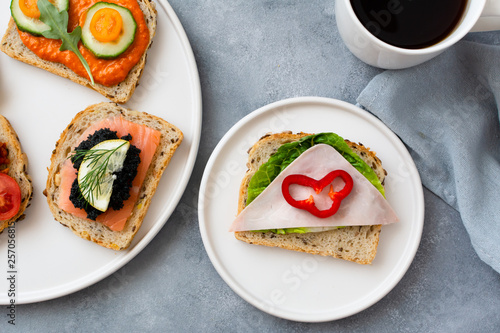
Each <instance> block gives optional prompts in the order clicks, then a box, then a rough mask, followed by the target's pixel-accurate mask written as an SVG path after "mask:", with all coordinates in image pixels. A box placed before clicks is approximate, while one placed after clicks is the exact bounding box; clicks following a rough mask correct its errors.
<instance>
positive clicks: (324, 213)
mask: <svg viewBox="0 0 500 333" xmlns="http://www.w3.org/2000/svg"><path fill="white" fill-rule="evenodd" d="M337 177H340V178H342V180H343V181H344V183H345V185H344V187H343V188H342V189H341V190H340V191H338V192H333V186H332V185H331V184H332V182H333V181H334V180H335V178H337ZM294 184H296V185H301V186H307V187H311V188H312V189H314V191H315V192H316V193H318V194H319V193H320V192H321V191H322V190H323V189H324V188H325V187H326V186H328V185H329V184H330V192H329V193H328V196H329V197H330V198H331V199H332V206H331V207H330V208H328V209H325V210H319V209H318V207H316V204H315V202H314V198H313V196H312V195H311V196H310V197H309V198H308V199H305V200H295V199H294V198H293V197H292V196H291V194H290V185H294ZM352 187H353V181H352V177H351V175H349V174H348V173H347V172H346V171H344V170H334V171H332V172H330V173H329V174H327V175H326V176H325V177H323V178H322V179H320V180H316V179H314V178H311V177H308V176H305V175H289V176H287V177H285V179H284V180H283V183H282V184H281V191H282V193H283V197H284V198H285V200H286V202H288V204H290V205H291V206H292V207H295V208H298V209H303V210H306V211H308V212H309V213H311V214H313V215H314V216H317V217H319V218H327V217H330V216H332V215H334V214H335V213H336V212H337V211H338V210H339V207H340V203H341V202H342V200H344V199H345V198H346V197H347V196H348V195H349V193H351V190H352Z"/></svg>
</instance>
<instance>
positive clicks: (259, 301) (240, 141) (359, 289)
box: [198, 97, 424, 322]
mask: <svg viewBox="0 0 500 333" xmlns="http://www.w3.org/2000/svg"><path fill="white" fill-rule="evenodd" d="M284 130H291V131H293V132H300V131H302V132H308V133H319V132H335V133H337V134H339V135H341V136H342V137H344V138H346V139H349V140H351V141H355V142H361V143H363V144H365V146H367V147H369V148H370V149H372V150H373V151H375V152H376V153H377V156H379V157H380V159H381V160H382V163H383V166H384V168H385V169H386V170H387V171H388V177H387V178H386V183H385V186H386V195H387V200H388V201H389V202H390V204H391V205H392V207H393V208H394V210H395V211H396V213H397V214H398V216H399V218H400V222H398V223H395V224H392V225H388V226H384V227H383V228H382V232H381V236H380V241H379V245H378V251H377V256H376V257H375V259H374V261H373V263H372V264H371V265H359V264H355V263H352V262H348V261H344V260H339V259H334V258H331V257H330V258H325V257H321V256H315V255H310V254H306V253H299V252H294V251H288V250H283V249H279V248H270V247H265V246H256V245H250V244H247V243H244V242H241V241H239V240H236V239H235V238H234V235H233V233H231V232H228V228H229V226H230V224H231V222H232V221H233V219H234V217H235V216H236V214H237V201H238V193H239V186H240V181H241V180H242V178H243V175H244V174H245V172H246V169H247V167H246V163H247V157H248V155H247V150H248V148H249V147H251V146H252V145H253V144H254V143H255V142H256V141H257V140H258V139H259V138H260V137H261V136H262V135H264V134H266V133H268V132H274V133H276V132H281V131H284ZM198 214H199V222H200V230H201V235H202V239H203V242H204V245H205V248H206V250H207V252H208V255H209V257H210V260H211V261H212V263H213V265H214V266H215V269H216V270H217V272H218V273H219V274H220V276H221V277H222V279H223V280H224V281H225V282H226V283H227V284H228V285H229V286H230V287H231V288H232V289H233V290H234V291H235V292H236V293H237V294H238V295H240V296H241V297H242V298H244V299H245V300H246V301H248V302H249V303H251V304H252V305H254V306H256V307H257V308H259V309H261V310H262V311H265V312H267V313H269V314H272V315H274V316H277V317H281V318H285V319H289V320H295V321H304V322H321V321H330V320H336V319H340V318H344V317H347V316H350V315H352V314H355V313H357V312H359V311H361V310H363V309H366V308H367V307H369V306H370V305H372V304H374V303H376V302H377V301H378V300H380V299H381V298H382V297H384V296H385V295H386V294H387V293H388V292H389V291H390V290H391V289H392V288H393V287H394V286H395V285H396V284H397V283H398V282H399V280H400V279H401V278H402V277H403V275H404V274H405V272H406V270H407V269H408V267H409V266H410V263H411V262H412V260H413V257H414V256H415V253H416V251H417V248H418V245H419V243H420V237H421V234H422V228H423V222H424V201H423V190H422V185H421V182H420V177H419V174H418V172H417V170H416V168H415V165H414V163H413V160H412V159H411V157H410V155H409V153H408V151H407V150H406V148H405V146H404V145H403V144H402V143H401V141H400V140H399V139H398V138H397V137H396V135H395V134H393V133H392V132H391V131H390V130H389V129H388V128H387V127H386V126H385V125H384V124H382V123H381V122H380V121H379V120H378V119H376V118H375V117H373V116H372V115H370V114H369V113H367V112H365V111H363V110H361V109H359V108H357V107H355V106H353V105H351V104H348V103H345V102H342V101H338V100H333V99H328V98H319V97H303V98H293V99H288V100H283V101H280V102H276V103H273V104H270V105H267V106H264V107H262V108H260V109H259V110H257V111H255V112H252V113H251V114H249V115H248V116H246V117H245V118H243V119H242V120H241V121H239V122H238V123H237V124H236V125H235V126H233V128H231V130H230V131H229V132H228V133H227V134H226V135H225V136H224V137H223V138H222V140H221V141H220V143H219V144H218V145H217V147H216V148H215V150H214V152H213V154H212V156H211V157H210V159H209V161H208V163H207V166H206V169H205V172H204V175H203V179H202V182H201V188H200V196H199V208H198Z"/></svg>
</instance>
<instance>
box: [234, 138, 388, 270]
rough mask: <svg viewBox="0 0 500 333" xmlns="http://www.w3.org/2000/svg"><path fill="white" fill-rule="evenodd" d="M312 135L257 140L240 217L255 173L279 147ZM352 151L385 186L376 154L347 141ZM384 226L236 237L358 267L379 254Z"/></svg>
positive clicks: (245, 233) (242, 192)
mask: <svg viewBox="0 0 500 333" xmlns="http://www.w3.org/2000/svg"><path fill="white" fill-rule="evenodd" d="M307 135H310V134H307V133H298V134H292V133H291V132H283V133H276V134H268V135H265V136H263V137H262V138H261V139H260V140H259V141H257V142H256V143H255V144H254V145H253V146H252V147H251V148H250V149H249V151H248V163H247V167H248V170H247V172H246V174H245V176H244V178H243V180H242V182H241V186H240V193H239V200H238V214H239V213H240V212H241V211H242V210H243V209H244V208H245V205H246V201H247V196H248V192H247V190H248V184H249V182H250V179H251V178H252V176H253V174H254V173H255V172H256V171H257V170H258V169H259V167H260V166H261V165H262V164H264V163H265V162H266V161H267V160H268V159H269V158H270V157H271V155H273V154H274V153H275V152H276V151H277V150H278V148H279V147H280V146H281V145H283V144H285V143H288V142H293V141H297V140H299V139H300V138H302V137H304V136H307ZM345 141H346V142H347V144H348V145H349V146H350V147H351V149H352V150H353V151H354V152H356V154H357V155H358V156H359V157H361V158H362V159H363V160H364V161H365V162H366V163H367V164H368V165H369V166H371V168H372V169H373V170H374V171H375V173H376V174H377V177H378V178H379V180H380V182H381V183H382V184H384V179H385V176H386V175H387V172H386V171H385V170H384V169H383V168H382V162H381V161H380V159H379V158H378V157H377V156H376V155H375V153H374V152H373V151H371V150H370V149H368V148H366V147H365V146H363V145H362V144H356V143H353V142H350V141H348V140H345ZM380 230H381V226H380V225H373V226H352V227H345V228H341V229H335V230H329V231H323V232H310V233H305V234H285V235H281V234H275V233H272V232H266V233H264V232H253V231H240V232H235V237H236V238H237V239H239V240H241V241H244V242H247V243H250V244H256V245H265V246H271V247H280V248H283V249H287V250H293V251H299V252H307V253H311V254H319V255H322V256H332V257H334V258H340V259H345V260H349V261H353V262H356V263H358V264H370V263H371V262H372V261H373V259H374V258H375V255H376V253H377V246H378V241H379V235H380Z"/></svg>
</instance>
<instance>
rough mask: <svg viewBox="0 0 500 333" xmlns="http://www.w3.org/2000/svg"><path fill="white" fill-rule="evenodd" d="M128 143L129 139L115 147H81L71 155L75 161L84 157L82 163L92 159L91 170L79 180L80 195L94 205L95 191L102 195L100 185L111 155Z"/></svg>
mask: <svg viewBox="0 0 500 333" xmlns="http://www.w3.org/2000/svg"><path fill="white" fill-rule="evenodd" d="M126 144H128V141H125V142H123V143H122V144H121V145H119V146H117V147H115V148H113V149H93V148H91V149H79V150H76V151H74V152H73V154H71V156H69V158H71V160H73V161H75V160H78V159H82V163H84V162H87V161H90V162H89V168H90V171H89V172H87V174H86V175H85V176H84V177H83V178H82V179H81V180H80V182H79V187H80V195H81V197H82V198H83V199H84V200H85V201H87V202H88V203H90V205H92V206H94V201H95V196H94V193H95V195H96V196H97V197H98V196H100V195H101V186H100V185H101V183H102V182H103V179H104V177H105V175H106V170H108V165H109V161H110V159H111V156H113V154H114V153H116V152H117V151H118V150H119V149H120V148H121V147H123V146H124V145H126ZM101 161H102V162H101Z"/></svg>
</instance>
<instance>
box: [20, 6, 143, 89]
mask: <svg viewBox="0 0 500 333" xmlns="http://www.w3.org/2000/svg"><path fill="white" fill-rule="evenodd" d="M99 1H100V0H69V10H68V14H69V22H68V32H70V31H73V29H75V28H76V27H77V26H78V25H80V26H83V23H84V21H85V13H86V12H87V9H88V8H90V7H91V6H92V5H94V4H95V3H96V2H99ZM106 2H110V3H115V4H117V5H120V6H122V7H125V8H128V9H129V10H130V11H131V12H132V15H133V16H134V19H135V21H136V23H137V30H136V34H135V39H134V42H133V43H132V44H131V45H130V46H129V48H128V49H127V50H126V51H125V52H124V53H122V54H121V55H120V56H118V57H117V58H115V59H112V60H108V59H99V58H97V57H96V56H94V55H93V54H92V53H91V52H90V51H89V50H88V49H86V48H85V47H84V46H83V45H82V43H81V42H79V43H78V49H79V50H80V52H81V54H82V55H83V57H84V58H85V60H87V63H88V64H89V67H90V70H91V72H92V76H93V77H94V80H95V82H96V83H100V84H102V85H105V86H108V87H109V86H113V85H115V84H118V83H120V82H122V81H123V80H125V78H126V77H127V75H128V73H129V72H130V70H131V69H132V67H134V66H135V65H136V64H137V63H138V62H139V60H140V59H141V57H142V55H143V54H144V52H146V50H147V48H148V45H149V30H148V26H147V24H146V20H145V19H144V15H143V12H142V10H141V8H140V7H139V4H138V2H137V1H136V0H106ZM18 31H19V36H20V37H21V40H22V42H23V43H24V45H26V47H28V48H29V49H30V50H31V51H33V52H34V53H35V54H36V55H37V56H38V57H40V58H42V59H45V60H48V61H52V62H58V63H61V64H64V65H66V66H67V67H68V68H70V69H71V70H72V71H73V72H75V73H76V74H78V75H80V76H83V77H85V78H87V79H88V78H89V76H88V75H87V72H86V70H85V68H84V67H83V65H82V63H81V62H80V60H79V59H78V57H77V56H76V54H74V53H73V52H71V51H59V48H60V47H61V43H62V42H61V41H60V40H55V39H47V38H45V37H35V36H33V35H31V34H29V33H27V32H23V31H20V30H18Z"/></svg>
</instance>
